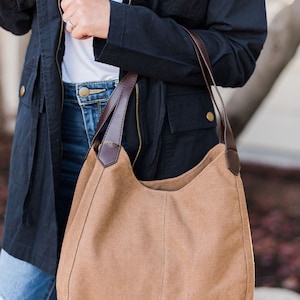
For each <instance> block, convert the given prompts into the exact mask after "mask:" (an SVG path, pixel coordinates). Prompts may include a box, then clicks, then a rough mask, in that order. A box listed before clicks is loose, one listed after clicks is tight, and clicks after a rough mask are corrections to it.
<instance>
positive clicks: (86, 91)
mask: <svg viewBox="0 0 300 300" xmlns="http://www.w3.org/2000/svg"><path fill="white" fill-rule="evenodd" d="M89 94H90V90H89V89H88V88H87V87H82V88H80V89H79V96H80V97H83V98H86V97H87V96H88V95H89Z"/></svg>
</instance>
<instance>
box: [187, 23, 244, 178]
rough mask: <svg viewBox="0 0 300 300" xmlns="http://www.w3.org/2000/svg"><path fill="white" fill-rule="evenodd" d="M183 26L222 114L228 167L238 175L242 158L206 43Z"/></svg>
mask: <svg viewBox="0 0 300 300" xmlns="http://www.w3.org/2000/svg"><path fill="white" fill-rule="evenodd" d="M183 28H184V29H185V31H186V32H187V33H188V34H189V36H190V38H191V39H192V41H193V46H194V49H195V52H196V55H197V58H198V62H199V65H200V68H201V71H202V74H203V77H204V81H205V84H206V87H207V90H208V92H209V95H210V98H211V100H212V102H213V103H214V104H215V107H216V108H217V110H218V113H219V115H220V123H221V131H220V142H222V143H224V144H225V146H226V160H227V167H228V169H229V170H230V171H231V172H232V173H233V174H234V175H238V174H239V172H240V159H239V156H238V152H237V148H236V143H235V139H234V136H233V133H232V129H231V126H230V123H229V120H228V116H227V113H226V109H225V104H224V101H223V99H222V96H221V93H220V91H219V90H218V87H217V85H216V82H215V80H214V76H213V73H212V68H211V66H210V60H209V56H208V54H207V51H206V48H205V45H204V43H203V42H202V40H201V39H200V37H199V36H198V35H197V34H196V33H194V32H193V31H190V30H188V29H186V28H185V27H183ZM211 85H212V86H213V87H214V88H215V90H216V92H217V95H218V97H219V100H220V103H221V110H220V107H219V105H218V103H217V101H216V99H215V96H214V94H213V92H212V89H211Z"/></svg>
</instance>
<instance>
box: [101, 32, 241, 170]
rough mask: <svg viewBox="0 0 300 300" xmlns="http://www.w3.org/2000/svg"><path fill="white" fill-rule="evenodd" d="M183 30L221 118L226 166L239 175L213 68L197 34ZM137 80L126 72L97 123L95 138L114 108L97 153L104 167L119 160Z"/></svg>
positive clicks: (221, 135)
mask: <svg viewBox="0 0 300 300" xmlns="http://www.w3.org/2000/svg"><path fill="white" fill-rule="evenodd" d="M184 29H185V30H186V32H187V33H188V34H189V36H190V38H191V39H192V41H193V45H194V48H195V52H196V55H197V58H198V62H199V65H200V67H201V71H202V74H203V77H204V80H205V84H206V87H207V89H208V91H209V94H210V97H211V100H212V101H213V103H214V104H215V106H216V108H217V110H218V112H219V115H220V122H221V127H222V130H221V133H220V142H222V143H224V144H225V146H226V153H225V154H226V160H227V167H228V169H229V170H230V171H231V172H232V173H233V174H234V175H238V174H239V172H240V161H239V157H238V153H237V148H236V144H235V140H234V136H233V133H232V130H231V127H230V124H229V120H228V117H227V114H226V110H225V105H224V102H223V99H222V96H221V94H220V92H219V90H218V88H217V85H216V83H215V80H214V77H213V74H212V69H211V66H210V62H209V57H208V55H207V52H206V49H205V46H204V44H203V42H202V40H201V39H200V38H199V36H198V35H196V34H195V33H194V32H192V31H189V30H188V29H186V28H184ZM136 80H137V74H135V73H128V74H127V75H126V76H125V77H124V78H123V79H122V80H121V82H120V84H119V85H118V86H117V87H116V89H115V91H114V92H113V93H112V95H111V97H110V99H109V101H108V104H107V106H106V108H105V110H104V112H103V114H102V116H101V118H100V120H99V124H98V130H97V133H96V135H97V134H98V133H99V131H100V129H101V127H102V126H103V125H104V123H105V122H106V120H107V119H108V117H109V115H110V114H111V112H112V111H113V109H114V108H115V110H114V113H113V115H112V118H111V120H110V122H109V125H108V128H107V130H106V132H105V135H104V137H103V140H102V143H101V145H100V147H99V151H98V159H99V160H100V161H101V163H102V164H103V165H104V166H105V167H107V166H110V165H112V164H114V163H116V162H117V160H118V156H119V152H120V149H121V141H122V135H123V127H124V120H125V115H126V110H127V105H128V101H129V98H130V95H131V93H132V90H133V88H134V85H135V83H136ZM211 85H213V86H214V88H215V89H216V91H217V94H218V96H219V98H220V102H221V105H222V110H220V109H219V107H218V104H217V102H216V100H215V97H214V94H213V92H212V90H211Z"/></svg>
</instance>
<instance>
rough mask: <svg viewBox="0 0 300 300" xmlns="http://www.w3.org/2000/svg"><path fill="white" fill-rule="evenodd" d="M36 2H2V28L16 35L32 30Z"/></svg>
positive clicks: (0, 19) (0, 11)
mask: <svg viewBox="0 0 300 300" xmlns="http://www.w3.org/2000/svg"><path fill="white" fill-rule="evenodd" d="M34 11H35V0H1V1H0V26H1V27H2V28H4V29H5V30H8V31H10V32H12V33H13V34H16V35H22V34H25V33H27V32H28V31H29V30H30V29H31V22H32V17H33V13H34Z"/></svg>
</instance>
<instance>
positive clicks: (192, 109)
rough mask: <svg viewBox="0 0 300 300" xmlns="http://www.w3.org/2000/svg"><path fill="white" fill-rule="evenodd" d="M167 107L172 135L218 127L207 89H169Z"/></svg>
mask: <svg viewBox="0 0 300 300" xmlns="http://www.w3.org/2000/svg"><path fill="white" fill-rule="evenodd" d="M166 105H167V114H168V119H169V125H170V129H171V133H179V132H185V131H191V130H199V129H205V128H213V127H216V117H215V112H214V108H213V104H212V101H211V99H210V96H209V94H208V92H207V91H206V90H205V89H199V88H195V87H188V88H184V89H183V88H182V87H181V88H180V87H178V88H177V87H175V86H174V87H172V88H167V94H166Z"/></svg>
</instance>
